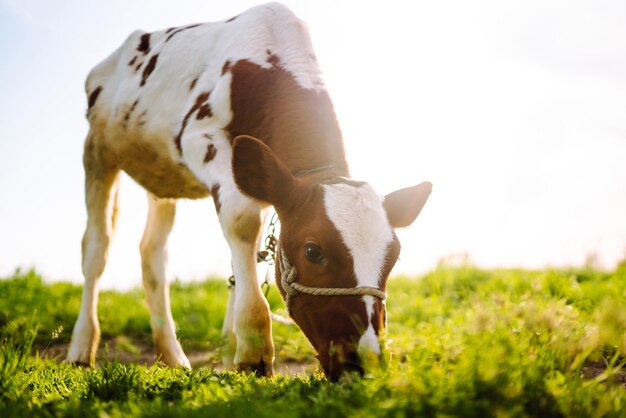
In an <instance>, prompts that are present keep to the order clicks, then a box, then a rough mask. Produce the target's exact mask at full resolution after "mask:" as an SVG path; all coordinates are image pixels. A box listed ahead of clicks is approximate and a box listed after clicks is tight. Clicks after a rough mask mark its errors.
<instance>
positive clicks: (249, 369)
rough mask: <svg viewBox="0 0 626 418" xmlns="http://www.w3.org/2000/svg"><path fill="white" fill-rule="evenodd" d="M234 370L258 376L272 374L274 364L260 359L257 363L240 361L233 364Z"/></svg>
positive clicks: (269, 375)
mask: <svg viewBox="0 0 626 418" xmlns="http://www.w3.org/2000/svg"><path fill="white" fill-rule="evenodd" d="M235 370H237V371H238V372H243V373H254V374H255V375H257V376H258V377H272V376H274V366H273V365H272V364H268V363H266V362H264V361H263V360H261V361H260V362H258V363H241V364H237V365H236V366H235Z"/></svg>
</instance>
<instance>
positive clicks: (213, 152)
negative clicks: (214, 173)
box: [204, 144, 217, 164]
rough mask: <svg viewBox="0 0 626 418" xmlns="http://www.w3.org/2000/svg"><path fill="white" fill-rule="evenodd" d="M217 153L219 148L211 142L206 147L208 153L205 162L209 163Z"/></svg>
mask: <svg viewBox="0 0 626 418" xmlns="http://www.w3.org/2000/svg"><path fill="white" fill-rule="evenodd" d="M216 154H217V148H215V145H213V144H209V146H208V147H207V149H206V155H205V156H204V163H205V164H207V163H208V162H209V161H211V160H212V159H213V158H215V155H216Z"/></svg>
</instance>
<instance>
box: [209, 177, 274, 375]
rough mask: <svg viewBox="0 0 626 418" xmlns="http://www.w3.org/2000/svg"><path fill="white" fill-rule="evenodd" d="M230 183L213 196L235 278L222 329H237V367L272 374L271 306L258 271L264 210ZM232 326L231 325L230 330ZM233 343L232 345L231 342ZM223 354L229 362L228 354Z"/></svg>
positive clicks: (227, 333) (225, 331)
mask: <svg viewBox="0 0 626 418" xmlns="http://www.w3.org/2000/svg"><path fill="white" fill-rule="evenodd" d="M229 186H230V187H221V188H220V189H219V192H217V193H216V195H215V194H214V196H213V199H216V206H217V207H218V208H219V214H218V215H219V219H220V224H221V226H222V230H223V231H224V236H225V237H226V240H227V241H228V245H229V246H230V251H231V254H232V262H233V273H234V276H235V281H236V285H235V291H234V295H232V296H231V299H230V301H229V305H230V306H229V308H228V312H227V315H226V318H225V321H224V328H223V330H222V332H223V335H224V336H225V337H226V338H227V340H232V335H233V334H232V333H234V337H235V340H236V351H235V356H234V365H235V368H237V369H239V370H249V371H254V372H255V373H256V374H258V375H262V376H272V375H273V374H274V366H273V363H274V343H273V342H272V324H271V319H270V310H269V305H268V303H267V300H266V299H265V297H264V296H263V292H262V291H261V287H260V285H259V282H258V279H257V274H256V250H257V240H258V237H259V233H260V231H261V214H260V213H261V211H260V208H259V207H258V205H257V204H255V203H254V202H252V201H251V200H250V199H249V198H247V197H245V196H243V195H242V194H241V193H240V192H239V191H238V190H237V189H236V186H235V185H234V184H232V185H229ZM217 202H219V203H217ZM233 302H234V306H233V305H232V303H233ZM231 324H232V325H231ZM230 326H232V328H231V329H230V330H229V329H228V328H229V327H230ZM230 346H231V347H232V342H231V344H230ZM224 357H225V359H226V361H227V362H228V360H229V358H228V355H225V356H224Z"/></svg>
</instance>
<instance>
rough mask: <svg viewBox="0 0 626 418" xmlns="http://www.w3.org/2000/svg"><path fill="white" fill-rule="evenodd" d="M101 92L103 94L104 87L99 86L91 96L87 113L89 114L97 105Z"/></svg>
mask: <svg viewBox="0 0 626 418" xmlns="http://www.w3.org/2000/svg"><path fill="white" fill-rule="evenodd" d="M101 92H102V86H98V87H96V88H95V90H94V91H92V92H91V94H90V95H89V99H88V100H87V111H88V112H89V110H91V108H92V107H93V106H94V105H95V104H96V100H98V96H99V95H100V93H101Z"/></svg>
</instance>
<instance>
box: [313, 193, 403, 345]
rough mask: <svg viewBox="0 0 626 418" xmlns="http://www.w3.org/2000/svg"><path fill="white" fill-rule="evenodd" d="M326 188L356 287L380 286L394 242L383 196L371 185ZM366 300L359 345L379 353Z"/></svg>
mask: <svg viewBox="0 0 626 418" xmlns="http://www.w3.org/2000/svg"><path fill="white" fill-rule="evenodd" d="M323 187H324V205H325V208H326V214H327V215H328V218H329V219H330V220H331V222H332V223H333V224H334V225H335V227H336V228H337V230H338V231H339V233H340V235H341V238H342V239H343V242H344V244H345V245H346V247H347V248H348V250H349V251H350V255H351V256H352V259H353V263H354V275H355V277H356V280H357V286H369V287H379V286H380V279H381V273H382V268H383V265H384V263H385V256H386V254H387V250H388V248H389V244H390V243H391V241H392V240H393V229H392V227H391V225H390V224H389V221H388V220H387V214H386V212H385V209H384V208H383V205H382V197H381V196H380V195H378V193H376V191H375V190H374V189H373V188H372V186H370V185H369V184H364V185H361V186H359V187H355V186H353V185H349V184H343V183H339V184H328V185H325V186H323ZM363 301H364V302H365V307H366V309H367V315H368V320H369V323H368V328H367V330H366V332H365V334H364V335H363V336H362V337H361V341H360V342H359V345H360V346H361V345H363V346H364V347H369V348H372V347H376V348H375V350H374V351H377V352H380V347H379V345H378V340H375V341H374V339H375V338H374V339H373V338H372V333H373V332H374V329H373V328H372V324H371V320H372V315H373V313H374V300H373V297H372V296H363ZM374 337H376V335H375V334H374Z"/></svg>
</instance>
